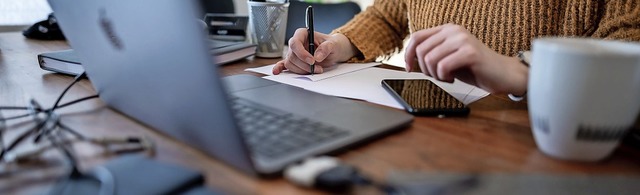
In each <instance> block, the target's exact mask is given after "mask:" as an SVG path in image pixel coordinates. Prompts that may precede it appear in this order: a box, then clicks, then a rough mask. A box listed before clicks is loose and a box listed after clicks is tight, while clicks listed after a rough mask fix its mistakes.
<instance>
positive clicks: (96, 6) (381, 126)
mask: <svg viewBox="0 0 640 195" xmlns="http://www.w3.org/2000/svg"><path fill="white" fill-rule="evenodd" d="M49 1H50V4H51V6H52V8H53V10H54V11H55V14H56V17H58V20H59V21H60V26H61V27H62V30H63V31H64V32H65V35H66V36H67V38H68V39H69V41H70V44H71V46H72V47H73V48H74V50H75V51H76V52H77V53H78V55H79V56H80V58H81V59H80V60H81V61H82V63H83V65H84V66H85V70H86V71H87V74H88V76H89V78H90V79H91V81H92V84H93V85H94V87H95V88H96V90H97V91H98V92H99V93H100V97H101V99H103V100H104V101H105V102H106V103H107V104H108V105H109V106H111V107H112V108H114V109H116V110H118V111H120V112H122V113H124V114H126V115H128V116H130V117H132V118H134V119H136V120H138V121H140V122H142V123H145V124H147V125H149V126H151V127H153V128H154V129H157V130H159V131H162V132H164V133H166V134H168V135H169V136H172V137H175V138H177V139H178V140H180V141H183V142H185V143H187V144H190V145H191V146H193V147H195V148H198V149H200V150H202V151H203V152H205V153H207V154H209V155H211V156H213V157H215V158H217V159H219V160H222V161H224V162H225V163H227V164H229V165H231V166H234V167H236V168H238V169H240V170H243V171H245V172H248V173H259V174H274V173H277V172H279V171H280V170H282V169H283V168H284V167H285V166H287V165H288V164H290V163H293V162H296V161H299V160H301V159H303V158H306V157H309V156H314V155H319V154H325V153H329V152H334V151H338V150H342V149H346V148H347V147H350V146H352V145H354V144H356V143H360V142H362V141H366V140H370V139H371V138H374V137H376V136H378V135H383V134H384V133H387V132H391V131H392V130H397V129H401V128H402V127H406V126H407V125H409V124H410V122H411V121H412V119H413V117H412V116H411V115H409V114H407V113H405V112H403V111H400V110H394V109H389V108H384V107H381V106H372V105H370V104H367V103H363V102H359V101H353V100H347V99H343V98H337V97H331V96H326V95H320V94H317V93H314V92H310V91H307V90H304V89H301V88H297V87H293V86H289V85H283V84H277V83H274V82H272V81H268V80H265V79H261V78H257V77H251V76H248V75H244V76H242V75H240V76H232V77H227V78H225V80H226V81H227V84H229V83H231V84H232V85H231V86H230V87H229V89H230V91H229V92H228V93H230V94H232V96H234V97H236V98H240V99H242V100H243V101H248V102H249V103H251V104H254V105H255V106H256V107H255V108H258V107H260V108H263V109H264V110H266V111H277V112H280V111H282V112H284V115H289V116H294V117H295V118H299V119H300V120H306V119H310V120H311V121H312V123H314V124H311V125H309V128H304V129H301V128H297V129H291V131H290V132H296V131H300V130H305V131H308V130H309V129H312V130H313V127H325V126H330V127H331V128H336V129H339V130H340V131H346V133H345V134H340V135H344V136H340V137H337V138H333V137H332V139H326V140H324V139H323V141H322V142H321V143H320V142H318V143H317V144H307V145H303V146H299V147H298V146H296V147H289V148H296V149H297V150H296V151H295V152H293V151H292V152H287V154H286V155H285V156H279V157H272V158H269V157H260V156H259V155H255V154H256V153H255V151H253V152H251V153H250V152H249V150H248V149H247V147H246V146H245V144H244V143H245V141H244V138H243V135H241V131H240V129H239V128H238V125H237V124H236V120H235V119H234V117H233V113H232V112H231V111H230V106H229V104H228V101H227V100H228V98H227V91H225V88H224V87H223V86H224V85H223V83H222V82H221V80H220V79H219V77H220V76H219V74H218V72H217V67H216V66H214V65H213V64H212V61H211V56H210V54H209V53H208V52H207V50H206V49H207V41H206V32H205V31H204V30H203V29H202V27H201V26H200V23H199V21H197V20H196V18H198V17H197V16H196V14H194V13H197V11H196V6H194V5H195V4H194V2H193V1H184V0H129V1H122V2H117V3H116V2H112V1H107V2H105V1H98V0H49ZM252 107H253V106H252ZM243 119H247V118H243ZM318 124H321V125H318ZM311 126H313V127H311ZM313 132H314V133H315V132H316V131H313ZM318 132H321V131H318ZM294 135H295V136H300V135H302V134H296V133H294ZM321 136H322V137H326V136H327V135H321ZM276 141H292V140H291V139H280V138H278V140H276ZM261 143H267V142H261ZM252 146H254V147H255V145H252Z"/></svg>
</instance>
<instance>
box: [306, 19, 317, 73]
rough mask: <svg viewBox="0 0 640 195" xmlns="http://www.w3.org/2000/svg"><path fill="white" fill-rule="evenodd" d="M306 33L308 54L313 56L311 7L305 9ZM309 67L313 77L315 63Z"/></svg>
mask: <svg viewBox="0 0 640 195" xmlns="http://www.w3.org/2000/svg"><path fill="white" fill-rule="evenodd" d="M307 33H309V35H308V36H307V38H308V39H309V40H308V41H309V53H311V55H312V56H313V55H314V54H315V53H316V44H315V39H314V38H313V7H311V6H309V7H307ZM310 66H311V75H313V72H314V66H315V62H314V63H313V64H310Z"/></svg>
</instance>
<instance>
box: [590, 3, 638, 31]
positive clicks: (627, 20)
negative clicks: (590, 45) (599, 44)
mask: <svg viewBox="0 0 640 195" xmlns="http://www.w3.org/2000/svg"><path fill="white" fill-rule="evenodd" d="M592 37H596V38H604V39H620V40H627V41H640V1H638V0H611V1H607V2H606V5H605V6H604V14H603V15H602V18H601V20H600V24H599V25H598V27H597V29H596V30H595V32H594V33H593V35H592Z"/></svg>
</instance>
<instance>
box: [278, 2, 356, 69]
mask: <svg viewBox="0 0 640 195" xmlns="http://www.w3.org/2000/svg"><path fill="white" fill-rule="evenodd" d="M312 9H313V8H311V7H310V8H307V13H306V15H305V16H306V19H307V28H299V29H297V30H296V32H295V33H294V34H293V36H292V37H291V39H289V50H288V51H287V54H286V55H285V58H284V59H283V60H281V61H279V62H277V63H276V65H275V66H274V67H273V74H276V75H277V74H280V73H282V72H283V71H285V70H288V71H289V72H293V73H296V74H320V73H323V72H324V71H325V69H326V68H329V67H331V66H334V65H335V64H337V63H338V62H345V61H347V60H349V59H351V58H352V57H353V56H355V55H356V53H357V52H358V50H357V49H356V48H355V47H354V46H353V45H352V44H351V42H350V41H349V39H348V38H347V37H346V36H344V35H342V34H333V35H327V34H324V33H319V32H314V29H313V11H309V10H312ZM309 15H310V16H311V17H309ZM307 48H308V50H307Z"/></svg>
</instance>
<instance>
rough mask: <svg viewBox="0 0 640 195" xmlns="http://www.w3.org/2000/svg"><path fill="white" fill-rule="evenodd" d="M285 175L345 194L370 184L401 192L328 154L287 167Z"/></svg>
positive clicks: (296, 181) (307, 185) (295, 181)
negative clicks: (357, 187)
mask: <svg viewBox="0 0 640 195" xmlns="http://www.w3.org/2000/svg"><path fill="white" fill-rule="evenodd" d="M284 176H285V178H286V179H287V180H289V181H290V182H292V183H294V184H296V185H299V186H303V187H309V188H316V189H319V190H323V191H327V192H331V193H339V194H344V193H349V192H350V191H352V190H353V188H354V187H355V186H369V187H375V188H377V189H378V190H380V191H382V192H383V193H385V194H399V193H398V191H397V190H396V189H395V188H394V187H393V186H390V185H387V184H384V183H377V182H375V181H374V180H372V179H369V177H367V176H366V175H363V174H362V173H360V172H359V171H358V169H356V168H355V167H353V166H351V165H346V164H343V163H341V162H340V161H339V160H338V159H337V158H334V157H328V156H321V157H315V158H309V159H306V160H304V161H303V162H302V163H300V164H297V165H292V166H289V167H287V168H286V169H285V171H284Z"/></svg>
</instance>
